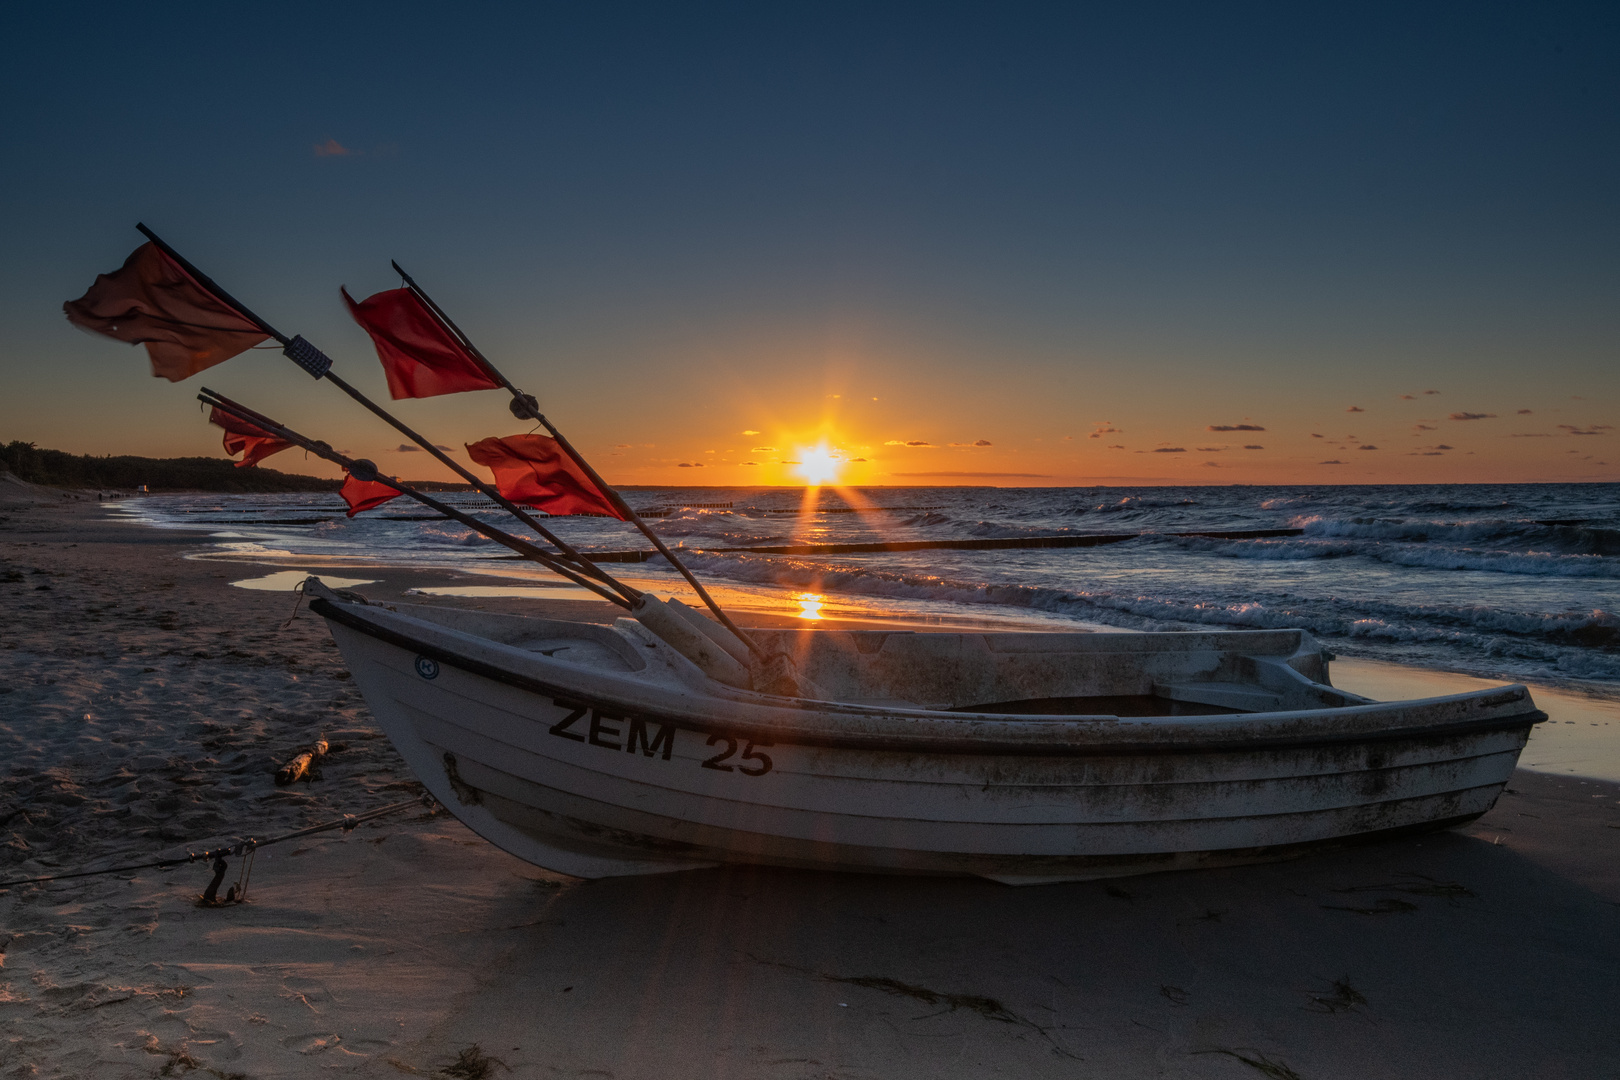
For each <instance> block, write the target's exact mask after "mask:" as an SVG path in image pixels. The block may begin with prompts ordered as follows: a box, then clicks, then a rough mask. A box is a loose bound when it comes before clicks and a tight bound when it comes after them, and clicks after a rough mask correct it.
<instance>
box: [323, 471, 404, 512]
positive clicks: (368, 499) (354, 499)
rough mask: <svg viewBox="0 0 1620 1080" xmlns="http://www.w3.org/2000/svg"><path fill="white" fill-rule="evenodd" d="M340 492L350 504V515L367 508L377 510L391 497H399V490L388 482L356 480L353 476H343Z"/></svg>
mask: <svg viewBox="0 0 1620 1080" xmlns="http://www.w3.org/2000/svg"><path fill="white" fill-rule="evenodd" d="M338 494H339V495H341V496H343V501H344V502H346V503H348V504H349V516H350V517H354V515H356V514H358V513H362V512H363V511H366V510H375V509H376V508H377V507H379V506H381V505H382V504H383V503H385V502H387V501H388V500H389V499H397V498H399V492H397V491H395V490H394V489H393V488H391V487H389V486H388V485H387V484H379V483H378V482H377V481H375V480H356V479H355V478H354V477H353V476H345V477H344V478H343V486H342V487H341V488H339V489H338Z"/></svg>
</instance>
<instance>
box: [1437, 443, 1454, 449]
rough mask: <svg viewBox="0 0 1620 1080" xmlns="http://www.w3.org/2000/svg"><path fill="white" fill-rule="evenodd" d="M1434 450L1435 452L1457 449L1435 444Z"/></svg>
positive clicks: (1443, 444)
mask: <svg viewBox="0 0 1620 1080" xmlns="http://www.w3.org/2000/svg"><path fill="white" fill-rule="evenodd" d="M1434 448H1435V449H1436V450H1455V449H1457V448H1456V447H1455V446H1447V445H1446V444H1445V443H1435V444H1434Z"/></svg>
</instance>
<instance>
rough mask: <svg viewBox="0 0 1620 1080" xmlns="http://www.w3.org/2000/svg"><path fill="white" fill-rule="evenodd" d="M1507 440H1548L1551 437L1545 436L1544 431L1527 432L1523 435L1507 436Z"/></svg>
mask: <svg viewBox="0 0 1620 1080" xmlns="http://www.w3.org/2000/svg"><path fill="white" fill-rule="evenodd" d="M1508 438H1510V439H1550V438H1552V436H1551V435H1549V434H1547V433H1546V432H1545V431H1529V432H1526V433H1524V434H1523V435H1509V436H1508Z"/></svg>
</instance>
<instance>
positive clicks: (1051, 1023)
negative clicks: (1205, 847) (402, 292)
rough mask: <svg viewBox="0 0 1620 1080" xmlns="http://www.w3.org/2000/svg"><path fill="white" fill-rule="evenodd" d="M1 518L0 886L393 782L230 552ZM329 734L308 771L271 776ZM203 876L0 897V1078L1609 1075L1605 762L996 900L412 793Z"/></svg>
mask: <svg viewBox="0 0 1620 1080" xmlns="http://www.w3.org/2000/svg"><path fill="white" fill-rule="evenodd" d="M0 516H4V517H6V518H8V520H6V521H5V522H0V579H4V581H3V583H0V590H4V591H3V592H0V596H4V597H5V604H6V608H5V615H6V618H5V620H4V623H3V624H0V657H3V658H4V663H5V665H6V666H5V672H6V676H5V680H4V682H5V686H4V689H5V690H6V691H7V692H6V693H5V694H0V740H3V746H4V749H5V750H6V758H7V769H6V772H5V773H4V774H3V776H0V785H3V786H0V815H3V816H4V821H3V825H4V828H3V829H0V844H3V845H4V847H5V855H4V858H5V865H6V869H5V870H4V871H3V872H4V873H5V874H6V876H8V877H9V876H13V875H15V876H23V874H24V873H25V872H28V871H32V872H37V873H40V874H46V873H51V872H52V871H53V870H56V871H69V870H73V869H77V868H79V867H82V866H87V865H88V866H97V865H107V864H108V863H109V862H112V861H113V860H115V859H116V860H119V861H124V860H130V861H136V860H141V859H147V858H154V857H159V856H162V855H166V854H171V853H175V852H179V851H184V850H186V848H187V847H190V848H191V849H193V850H195V849H196V848H197V847H198V846H200V845H202V844H205V843H207V842H208V841H210V840H214V839H216V838H228V837H230V836H232V835H237V834H241V835H257V836H265V835H273V834H278V833H281V832H284V831H289V830H291V829H294V828H299V827H302V826H306V825H309V824H312V823H314V822H318V821H327V820H331V819H333V818H336V817H340V816H341V815H342V814H344V813H355V812H361V811H364V810H366V809H369V808H372V807H374V806H380V805H385V804H388V803H393V802H397V801H400V800H401V799H403V798H409V797H410V793H411V792H412V791H413V790H415V789H416V786H415V784H414V781H413V780H412V778H411V777H410V775H409V773H408V771H406V770H405V769H404V767H403V764H402V763H401V762H400V761H399V759H398V755H397V754H396V753H394V751H393V749H392V746H391V745H390V744H389V743H388V741H387V739H386V738H383V737H381V734H380V732H378V731H377V730H376V728H375V725H374V724H373V723H372V722H371V720H370V717H369V715H368V713H367V712H366V710H365V707H364V704H363V702H361V701H360V700H359V697H358V695H357V694H355V693H354V691H353V690H352V688H351V684H350V683H349V682H348V680H347V678H346V675H347V673H346V672H345V671H344V670H343V668H342V665H341V661H340V660H339V659H338V658H337V655H336V653H335V651H334V650H333V649H332V648H331V645H330V638H329V635H327V633H326V630H325V627H324V625H323V624H321V621H320V620H319V619H317V618H314V617H312V616H310V615H309V614H308V613H307V611H306V612H304V613H303V614H301V615H300V616H299V617H298V618H297V619H294V620H292V621H291V622H290V623H288V615H289V614H290V613H291V609H292V606H293V604H292V602H291V598H290V597H288V596H285V595H278V594H276V593H273V592H262V591H254V590H249V589H241V588H232V587H230V585H229V582H230V581H232V580H236V579H240V578H242V577H247V576H251V575H249V574H244V573H242V570H243V566H242V564H237V563H229V562H224V561H219V560H197V559H184V558H182V557H181V556H182V555H183V554H184V553H185V552H186V551H188V550H190V549H193V548H195V547H196V546H198V542H199V540H200V539H201V538H199V537H197V536H196V535H195V534H193V533H190V532H179V531H174V532H170V531H168V530H155V529H149V528H146V527H144V526H139V525H134V524H125V523H118V522H113V521H107V520H106V519H105V518H104V517H103V516H101V515H98V514H96V513H94V504H93V503H92V504H90V505H89V506H88V507H87V506H85V505H84V504H82V503H81V504H78V505H77V506H60V507H56V506H47V507H41V508H35V509H28V508H25V509H17V508H15V507H12V508H7V509H5V510H0ZM414 577H415V572H414V571H413V572H411V580H414ZM395 586H398V587H399V588H400V591H401V592H403V589H404V588H405V587H407V579H406V575H400V580H399V581H397V582H396V583H395ZM395 586H389V587H390V588H392V587H395ZM411 599H420V598H415V597H413V598H411ZM446 601H448V602H457V603H459V602H462V601H456V600H449V598H446ZM440 602H443V601H440ZM475 603H478V604H480V605H482V604H486V603H487V604H491V605H498V604H509V603H513V602H511V601H501V600H497V599H488V600H480V601H475ZM554 603H555V604H557V605H578V606H575V607H572V608H570V609H569V610H572V611H573V612H574V613H575V617H590V612H589V611H588V608H590V607H600V608H605V609H607V610H606V611H605V612H602V614H611V613H612V612H614V611H616V609H612V608H610V607H609V606H608V605H605V604H599V603H598V602H591V603H590V604H588V605H587V604H585V603H583V602H578V601H555V602H554ZM517 606H520V607H522V608H524V609H525V610H529V611H533V610H534V605H533V604H532V603H531V602H527V601H525V602H519V603H518V605H517ZM549 609H550V605H548V610H549ZM556 610H558V611H559V612H561V611H562V610H563V608H562V607H559V608H557V609H556ZM322 733H324V734H325V735H326V736H327V738H328V739H329V740H331V742H332V744H333V748H334V749H333V753H332V754H331V755H330V756H329V758H328V759H327V762H326V763H325V765H324V767H323V769H322V770H321V773H322V774H321V775H320V776H319V778H317V779H315V780H313V781H311V782H309V783H299V784H295V785H293V786H291V787H286V788H280V787H276V786H275V784H274V782H273V779H272V775H271V774H272V772H273V770H274V769H275V768H276V767H277V766H278V765H279V764H280V763H281V762H282V761H284V760H286V758H287V757H288V756H290V754H291V753H292V752H293V751H294V750H296V749H297V748H298V747H300V746H302V745H303V744H305V743H307V742H308V741H309V740H310V739H311V738H313V737H314V736H315V735H317V734H322ZM236 873H237V867H236V866H235V865H234V864H233V866H232V867H231V871H230V874H229V875H228V876H227V880H228V881H229V880H234V879H235V875H236ZM27 876H33V875H32V873H28V875H27ZM208 877H209V874H208V872H207V868H206V867H204V866H181V867H179V868H177V869H175V870H172V871H167V872H154V871H142V872H138V873H133V874H124V875H117V876H113V877H107V878H89V879H84V880H80V881H64V882H56V883H51V884H47V885H39V886H24V887H17V888H12V889H9V890H6V891H4V892H0V1020H3V1021H4V1031H5V1034H4V1037H3V1038H0V1069H4V1070H5V1071H7V1072H8V1073H17V1074H21V1075H38V1076H46V1077H74V1078H80V1077H86V1078H103V1077H107V1078H123V1077H146V1076H152V1075H157V1074H160V1073H162V1072H163V1070H165V1069H167V1070H168V1074H169V1075H187V1074H190V1073H191V1072H194V1071H195V1072H196V1073H197V1075H200V1076H201V1075H216V1076H222V1077H231V1076H240V1077H245V1078H246V1077H250V1078H252V1080H262V1078H267V1077H303V1076H308V1075H311V1074H312V1073H314V1072H315V1071H316V1070H317V1069H319V1070H324V1071H329V1072H333V1073H336V1074H339V1075H355V1076H363V1077H397V1076H400V1075H402V1074H403V1075H420V1076H430V1075H436V1074H438V1073H439V1071H440V1070H442V1069H444V1068H446V1067H447V1066H449V1065H451V1064H452V1063H453V1062H454V1061H455V1060H456V1058H457V1055H458V1054H462V1053H464V1052H466V1051H468V1050H469V1048H471V1047H473V1046H477V1047H479V1048H480V1052H481V1053H484V1054H487V1055H488V1056H490V1057H492V1058H496V1059H499V1060H501V1061H502V1062H503V1063H504V1064H505V1065H506V1067H507V1068H508V1069H509V1070H510V1072H509V1073H507V1072H502V1071H501V1070H500V1069H499V1068H496V1069H495V1070H494V1073H495V1074H496V1075H502V1076H505V1075H511V1076H513V1077H523V1078H527V1077H536V1078H539V1077H546V1078H551V1077H555V1076H558V1075H596V1076H603V1075H611V1076H614V1077H619V1078H634V1080H642V1078H645V1080H655V1078H656V1080H664V1078H675V1080H682V1078H685V1077H692V1078H694V1080H697V1078H702V1080H708V1078H711V1077H714V1076H716V1075H718V1076H720V1077H723V1078H729V1077H748V1078H752V1077H762V1076H763V1077H783V1078H788V1080H812V1078H816V1080H820V1078H825V1077H828V1076H832V1077H838V1078H840V1080H868V1078H876V1077H893V1076H922V1075H927V1076H941V1077H964V1078H968V1077H972V1078H978V1077H982V1076H986V1075H992V1074H1001V1075H1017V1076H1030V1077H1048V1076H1050V1077H1073V1076H1076V1075H1080V1076H1087V1075H1095V1076H1107V1077H1126V1078H1130V1077H1167V1076H1168V1077H1196V1078H1208V1080H1224V1078H1233V1080H1236V1078H1240V1077H1244V1076H1253V1075H1254V1074H1255V1067H1254V1066H1253V1065H1252V1064H1245V1061H1246V1060H1247V1061H1248V1062H1255V1061H1263V1062H1270V1063H1276V1064H1280V1065H1282V1066H1284V1067H1286V1068H1288V1069H1291V1070H1293V1071H1294V1072H1295V1074H1297V1075H1298V1076H1300V1077H1304V1078H1306V1080H1324V1078H1335V1077H1344V1078H1347V1080H1348V1078H1356V1080H1361V1078H1374V1080H1376V1078H1384V1077H1388V1078H1390V1080H1396V1078H1402V1080H1404V1078H1406V1077H1410V1076H1413V1075H1428V1076H1441V1077H1449V1076H1457V1077H1464V1076H1466V1077H1470V1078H1473V1077H1503V1078H1506V1077H1519V1076H1526V1075H1570V1076H1594V1075H1603V1074H1604V1073H1603V1070H1605V1069H1609V1068H1611V1067H1612V1064H1613V1062H1614V1061H1615V1060H1616V1059H1617V1058H1620V1031H1617V1030H1616V1028H1615V1025H1614V1024H1613V1014H1614V1010H1615V1008H1616V1006H1617V1005H1620V785H1616V784H1608V783H1604V782H1601V781H1594V780H1580V779H1571V778H1564V777H1559V776H1556V775H1548V774H1545V773H1534V772H1530V771H1527V770H1521V771H1519V772H1518V773H1516V774H1515V776H1514V778H1513V781H1512V782H1511V783H1510V785H1509V794H1505V795H1504V796H1502V798H1501V799H1500V800H1499V801H1498V803H1497V805H1496V807H1495V808H1494V809H1493V810H1492V811H1490V812H1489V813H1488V814H1487V815H1485V816H1484V817H1482V818H1480V819H1479V820H1478V821H1476V822H1474V823H1472V824H1470V825H1468V826H1466V827H1463V828H1461V829H1456V830H1451V831H1448V832H1441V833H1431V834H1426V835H1423V836H1417V837H1411V838H1407V839H1402V840H1397V841H1391V842H1386V843H1379V844H1374V845H1368V846H1364V847H1352V848H1347V849H1343V850H1339V851H1333V852H1327V853H1322V854H1319V855H1316V856H1313V857H1310V858H1304V859H1299V860H1296V861H1293V862H1287V863H1275V864H1265V865H1255V866H1247V867H1238V868H1234V869H1229V870H1210V871H1197V872H1190V873H1169V874H1160V875H1150V876H1145V877H1137V878H1130V879H1122V880H1119V881H1101V882H1087V883H1077V884H1070V885H1053V886H1041V887H1035V888H1026V889H1014V888H1009V887H1006V886H1001V885H996V884H992V883H990V882H985V881H978V880H973V879H947V878H914V877H882V876H869V875H853V874H815V873H806V872H797V871H783V870H774V869H768V868H752V867H728V868H722V869H718V870H705V871H695V872H690V873H682V874H672V875H663V876H656V877H646V878H626V879H617V880H606V881H598V882H590V883H584V882H578V881H575V880H573V879H568V878H564V877H561V876H559V875H555V874H549V873H547V872H545V871H543V870H540V869H538V868H536V867H533V866H529V865H527V864H524V863H522V862H520V861H518V860H516V859H514V858H512V857H510V856H507V855H505V854H503V853H501V852H500V851H498V850H496V849H495V848H493V847H492V846H491V845H489V844H488V843H486V842H484V841H482V840H480V839H478V838H477V837H476V836H474V835H472V834H471V833H470V832H468V831H467V830H466V829H465V828H463V827H462V826H461V825H460V824H459V823H457V822H456V821H455V820H454V819H453V818H451V817H449V816H448V815H447V814H444V813H442V812H441V813H439V814H437V815H428V814H425V813H418V812H408V813H406V814H403V815H400V816H399V817H395V818H388V819H383V820H381V821H379V822H374V823H371V824H368V825H364V826H361V827H360V828H359V829H357V830H356V831H355V833H354V834H352V835H348V836H344V835H343V834H341V833H339V834H333V835H331V836H329V837H315V838H310V839H309V840H308V841H299V842H296V843H289V844H286V845H283V846H281V847H277V848H269V849H266V850H265V851H264V852H263V853H262V854H261V855H259V857H258V859H257V860H256V863H255V868H254V874H253V878H252V884H251V891H250V894H249V898H250V902H248V903H246V904H240V905H234V906H230V907H225V908H216V909H203V908H198V907H196V906H195V905H194V903H193V901H192V897H193V896H194V895H195V894H196V893H197V892H199V891H200V890H201V888H202V887H203V885H204V884H206V882H207V879H208ZM1278 1075H1286V1074H1280V1073H1279V1074H1278Z"/></svg>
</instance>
